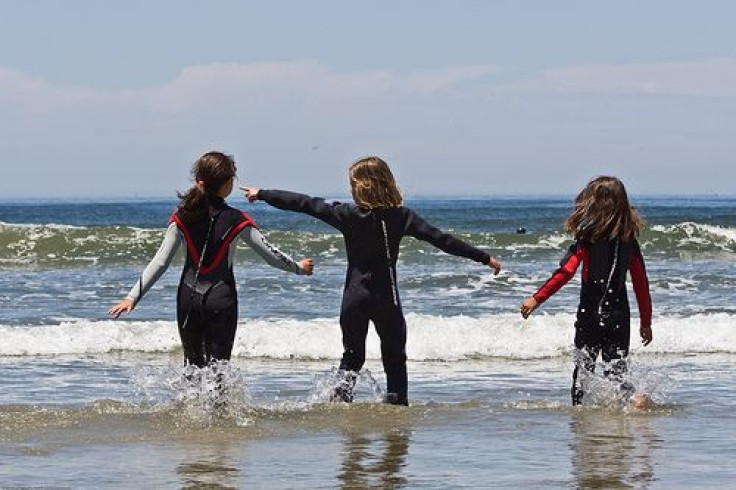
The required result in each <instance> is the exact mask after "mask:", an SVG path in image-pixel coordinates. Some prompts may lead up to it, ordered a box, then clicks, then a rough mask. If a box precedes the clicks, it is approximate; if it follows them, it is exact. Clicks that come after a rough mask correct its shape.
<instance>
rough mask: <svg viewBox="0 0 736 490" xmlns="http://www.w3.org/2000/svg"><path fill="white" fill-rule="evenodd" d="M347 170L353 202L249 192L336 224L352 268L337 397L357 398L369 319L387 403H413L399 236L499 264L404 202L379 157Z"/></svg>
mask: <svg viewBox="0 0 736 490" xmlns="http://www.w3.org/2000/svg"><path fill="white" fill-rule="evenodd" d="M348 176H349V179H350V186H351V191H352V195H353V200H354V201H355V202H354V203H341V202H328V201H325V200H324V199H322V198H318V197H310V196H307V195H304V194H297V193H294V192H288V191H279V190H264V189H255V188H245V189H244V190H245V195H246V197H247V198H248V200H249V201H251V202H253V201H257V200H262V201H265V202H266V203H268V204H270V205H271V206H275V207H277V208H279V209H285V210H287V211H297V212H301V213H306V214H309V215H310V216H313V217H315V218H317V219H320V220H322V221H324V222H325V223H327V224H329V225H331V226H333V227H334V228H336V229H337V230H339V231H340V232H341V233H342V234H343V237H344V238H345V248H346V249H347V257H348V271H347V278H346V279H345V287H344V292H343V299H342V306H341V309H340V328H341V329H342V342H343V348H344V351H343V355H342V361H341V362H340V370H341V375H343V377H344V383H343V385H342V387H340V388H338V389H337V390H336V391H335V400H337V401H339V400H342V401H345V402H350V401H352V400H353V387H354V384H355V380H356V373H357V372H358V371H360V370H361V368H362V367H363V364H364V362H365V341H366V335H367V334H368V325H369V322H371V321H372V322H373V325H374V326H375V327H376V331H377V332H378V336H379V337H380V339H381V359H382V360H383V367H384V370H385V372H386V382H387V395H386V400H385V401H386V402H388V403H391V404H395V405H408V404H409V400H408V381H407V373H406V321H405V319H404V313H403V309H402V306H401V298H400V297H399V290H398V287H397V282H396V261H397V259H398V256H399V244H400V243H401V240H402V238H403V237H404V236H407V235H408V236H412V237H414V238H417V239H419V240H424V241H426V242H428V243H431V244H432V245H434V246H435V247H437V248H439V249H440V250H442V251H444V252H447V253H450V254H453V255H457V256H459V257H465V258H467V259H470V260H473V261H475V262H478V263H480V264H483V265H484V266H487V267H490V268H491V269H492V270H493V272H494V273H495V274H498V273H499V271H500V270H501V263H500V262H499V261H498V260H496V259H494V258H493V257H491V256H490V255H489V254H488V253H487V252H485V251H483V250H479V249H477V248H475V247H473V246H471V245H469V244H467V243H465V242H463V241H462V240H460V239H459V238H456V237H454V236H452V235H450V234H447V233H444V232H442V231H440V230H438V229H437V228H435V227H434V226H432V225H430V224H429V223H427V222H426V221H425V220H424V219H423V218H422V217H421V216H419V215H418V214H417V213H416V212H414V211H413V210H411V209H410V208H408V207H405V206H403V205H402V204H403V197H402V195H401V193H400V192H399V189H398V187H397V185H396V181H395V180H394V176H393V174H392V173H391V170H390V169H389V167H388V165H387V164H386V162H384V161H383V160H382V159H380V158H378V157H367V158H363V159H361V160H358V161H357V162H355V163H354V164H353V165H352V166H351V167H350V170H349V171H348Z"/></svg>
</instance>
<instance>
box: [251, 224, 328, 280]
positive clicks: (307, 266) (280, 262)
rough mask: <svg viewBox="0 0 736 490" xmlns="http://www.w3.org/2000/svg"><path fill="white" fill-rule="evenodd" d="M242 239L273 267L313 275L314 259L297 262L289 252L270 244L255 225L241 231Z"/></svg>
mask: <svg viewBox="0 0 736 490" xmlns="http://www.w3.org/2000/svg"><path fill="white" fill-rule="evenodd" d="M240 236H241V238H242V240H243V241H244V242H245V243H247V244H248V246H249V247H250V248H252V249H253V250H254V251H255V252H256V253H257V254H258V255H259V256H260V257H261V258H262V259H263V260H265V261H266V263H267V264H268V265H270V266H271V267H275V268H277V269H281V270H282V271H286V272H293V273H294V274H302V275H306V276H311V275H312V271H313V269H314V264H313V262H312V259H304V260H302V261H300V262H296V261H295V260H294V259H292V258H291V257H290V256H289V255H288V254H286V253H284V252H282V251H281V250H279V249H278V248H276V247H275V246H274V245H272V244H270V243H269V242H268V241H267V240H266V238H265V237H264V236H263V235H262V234H261V232H260V231H258V228H256V227H254V226H248V227H246V228H245V230H243V231H242V232H241V233H240Z"/></svg>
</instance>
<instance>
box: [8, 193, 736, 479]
mask: <svg viewBox="0 0 736 490" xmlns="http://www.w3.org/2000/svg"><path fill="white" fill-rule="evenodd" d="M632 200H633V202H634V204H635V205H636V206H637V208H638V209H639V211H640V213H641V214H642V215H643V217H644V218H645V220H646V223H647V224H646V229H645V231H644V232H643V234H642V236H641V238H640V242H641V245H642V251H643V254H644V257H645V260H646V265H647V269H648V272H649V279H650V286H651V292H652V300H653V306H654V319H653V332H654V341H653V342H652V344H651V345H649V346H647V347H642V346H641V345H640V342H639V338H638V312H637V309H636V301H635V298H634V295H633V292H632V291H631V290H630V294H629V296H630V301H631V304H632V345H631V347H632V351H631V352H632V353H631V358H630V360H631V361H630V371H629V374H628V376H629V379H630V381H631V382H632V383H633V384H634V385H635V386H637V389H638V390H640V391H642V392H646V393H648V394H649V395H650V396H651V398H652V399H653V401H654V406H653V407H651V408H650V409H647V410H636V409H633V408H632V407H630V406H629V405H628V404H627V403H626V401H625V400H623V399H621V396H620V394H619V392H618V390H617V389H616V387H615V386H613V384H612V383H610V382H609V381H608V380H606V379H604V378H602V377H599V376H597V375H595V376H592V377H590V379H589V380H588V382H589V386H590V391H591V393H590V397H589V400H588V401H589V403H588V404H587V405H586V406H584V407H574V408H573V407H571V406H570V375H571V371H572V368H573V361H572V351H573V349H572V341H573V322H574V313H575V308H576V305H577V297H578V294H579V284H580V282H579V273H578V277H576V278H575V279H573V280H572V281H571V282H570V283H569V284H568V285H567V286H566V287H564V288H563V289H562V290H561V291H560V292H558V293H557V294H556V295H555V296H553V297H552V298H551V299H550V300H549V301H548V302H547V303H545V304H544V305H543V306H542V307H541V308H540V309H539V310H537V312H535V314H534V315H533V316H532V317H531V318H530V319H529V320H526V321H525V320H523V319H522V318H521V316H520V315H519V313H518V310H519V306H520V305H521V303H522V301H523V300H524V299H525V298H527V297H528V296H529V295H531V294H532V293H533V292H534V291H536V289H537V288H538V287H539V286H541V285H542V284H543V283H544V281H545V280H546V279H547V278H548V277H549V275H550V274H551V272H553V271H554V270H555V268H556V267H557V264H558V262H559V261H560V259H561V258H562V257H563V255H564V253H565V251H566V249H567V247H568V246H569V244H570V243H571V242H570V240H569V238H568V237H567V236H566V235H565V234H564V233H563V231H562V223H563V221H564V219H565V217H566V215H567V214H568V213H569V211H570V209H571V205H572V198H571V197H569V196H567V197H495V198H472V199H471V198H467V199H416V200H410V201H409V202H408V205H409V206H411V207H412V208H414V209H415V210H416V211H417V212H419V213H420V214H421V215H422V216H423V217H425V218H426V219H427V220H428V221H430V222H431V223H433V224H435V225H436V226H438V227H440V228H442V229H444V230H447V231H450V232H452V233H454V234H456V235H457V236H459V237H461V238H462V239H464V240H466V241H468V242H470V243H472V244H473V245H475V246H477V247H479V248H483V249H486V250H488V251H490V253H491V254H492V255H493V256H495V257H497V258H499V259H500V260H501V261H502V263H503V272H502V273H501V274H500V275H499V276H495V277H494V276H493V275H492V274H491V271H490V269H488V268H484V267H482V266H480V265H479V264H476V263H473V262H470V261H468V260H465V259H461V258H458V257H453V256H450V255H446V254H444V253H442V252H441V251H439V250H437V249H434V248H433V247H431V246H429V245H428V244H426V243H422V242H418V241H416V240H414V239H412V238H405V239H404V241H403V242H402V246H401V252H400V259H399V265H398V268H397V274H398V283H399V289H400V292H401V297H402V302H403V305H404V310H405V313H406V316H407V323H408V342H407V355H408V357H409V366H408V368H409V398H410V403H411V405H410V407H408V408H405V407H394V406H388V405H384V404H381V403H380V400H381V398H382V396H383V394H384V389H385V376H384V374H383V370H382V367H381V363H380V351H379V345H378V338H377V336H376V334H375V332H374V331H371V332H370V333H369V337H368V358H369V359H368V361H367V363H366V366H365V369H364V371H363V373H362V375H361V376H360V378H359V380H358V384H357V388H356V402H355V403H354V404H352V405H349V406H348V405H344V404H331V403H329V402H328V400H329V392H330V390H331V387H332V386H333V384H334V382H335V368H336V366H337V364H338V363H339V358H340V355H341V353H342V346H341V341H340V329H339V325H338V312H339V306H340V298H341V293H342V285H343V280H344V275H345V265H346V257H345V250H344V246H343V243H342V238H341V236H340V235H339V234H338V233H337V232H336V231H335V230H333V229H331V228H329V227H328V226H326V225H324V224H322V223H320V222H318V221H316V220H314V219H313V218H311V217H308V216H305V215H300V214H296V213H287V212H283V211H279V210H276V209H273V208H270V207H268V206H266V205H265V204H262V203H258V204H255V205H252V204H246V203H245V202H244V201H243V200H242V199H240V198H238V197H236V196H233V197H232V198H231V199H230V200H229V202H230V203H231V205H234V206H237V207H240V208H241V209H243V210H244V211H246V212H248V213H249V214H250V215H251V216H252V217H253V218H254V219H255V221H256V222H257V223H258V225H259V227H260V228H261V230H262V232H263V233H264V235H265V236H266V237H267V238H268V240H269V241H271V242H272V243H273V244H275V245H277V246H278V247H279V248H280V249H281V250H283V251H285V252H287V253H289V254H291V255H292V256H293V257H295V258H313V259H314V261H315V274H314V276H311V277H304V276H295V275H292V274H287V273H283V272H281V271H278V270H276V269H273V268H270V267H269V266H267V265H266V264H265V263H263V262H262V261H261V260H260V259H259V258H258V257H257V256H256V255H255V254H254V253H253V252H251V251H250V250H248V249H247V248H246V247H245V246H241V248H239V250H238V252H237V255H236V266H235V275H236V280H237V284H238V290H239V295H240V320H239V329H238V335H237V338H236V343H235V348H234V351H233V355H234V356H233V359H232V362H231V363H230V364H229V365H227V366H221V368H220V369H221V371H220V372H221V373H224V377H225V381H224V383H225V386H226V387H227V389H226V392H225V394H224V395H222V396H224V397H225V398H226V400H225V401H224V403H223V401H222V400H219V399H217V397H216V395H215V393H217V391H216V390H214V389H213V387H214V385H215V383H216V380H215V376H214V375H213V373H212V372H211V371H210V370H203V371H201V372H194V371H193V370H191V369H188V368H185V367H184V366H183V356H182V352H181V349H180V347H179V340H178V334H177V330H176V324H175V294H176V288H177V283H178V280H179V274H180V272H181V264H182V257H181V256H179V257H178V258H177V259H176V260H175V261H174V263H173V264H172V266H171V268H170V270H169V271H168V272H167V273H166V274H165V275H164V276H163V277H162V278H161V279H160V281H159V282H158V283H157V284H156V286H155V287H154V288H153V289H152V290H151V291H150V292H149V294H148V295H147V296H146V297H145V298H144V299H143V301H142V302H141V303H140V304H139V305H138V307H137V308H136V309H135V311H134V312H132V314H130V315H128V316H126V317H124V318H121V319H118V320H111V319H109V318H107V316H106V312H107V310H108V308H109V307H110V306H112V305H113V304H115V303H116V302H117V301H119V300H120V299H121V298H122V297H123V296H124V295H125V293H126V292H127V291H128V289H129V288H130V287H131V286H132V285H133V284H134V282H135V281H136V279H137V277H138V275H139V274H140V272H141V271H142V269H143V268H144V267H145V265H146V264H147V261H148V260H149V259H150V258H151V257H152V256H153V255H154V254H155V252H156V250H157V249H158V247H159V245H160V241H161V239H162V236H163V230H164V228H165V226H166V223H167V222H168V218H169V216H170V214H171V212H172V211H173V209H174V208H175V206H176V202H175V201H174V200H165V199H162V200H134V199H128V200H117V201H109V202H96V201H85V200H68V201H61V200H55V201H51V200H49V201H40V202H35V201H30V200H25V201H19V202H8V201H0V373H1V375H0V488H4V487H55V488H59V487H71V488H86V487H90V488H91V487H95V488H99V487H108V488H141V487H146V488H148V487H155V488H245V487H248V488H443V489H444V488H459V487H474V488H475V487H479V488H510V487H515V488H518V487H523V488H668V489H670V488H688V489H689V488H725V487H732V488H733V487H736V466H734V464H733V461H734V460H735V459H736V443H734V441H736V437H735V436H736V410H734V408H736V376H734V369H733V365H734V361H735V360H736V322H735V321H734V320H735V319H736V305H734V304H733V303H732V299H733V290H734V286H735V285H736V198H735V197H729V196H695V197H683V196H669V197H635V198H634V199H632ZM522 227H523V228H525V229H526V230H527V232H526V233H525V234H519V233H517V230H518V229H519V228H522ZM180 253H181V252H180Z"/></svg>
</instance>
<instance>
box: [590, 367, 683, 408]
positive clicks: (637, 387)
mask: <svg viewBox="0 0 736 490" xmlns="http://www.w3.org/2000/svg"><path fill="white" fill-rule="evenodd" d="M615 362H616V361H615V360H614V361H612V362H611V363H599V366H597V370H596V372H590V371H587V370H585V369H583V368H582V366H581V367H580V369H579V371H578V378H579V382H580V384H581V386H582V388H583V390H584V392H585V396H584V398H583V405H586V406H593V407H605V408H610V409H614V410H625V411H627V410H632V409H634V406H633V404H632V401H633V400H634V399H635V398H638V397H642V396H644V397H647V398H648V399H649V401H650V403H648V407H647V408H654V407H658V406H665V405H667V404H668V403H669V402H670V396H669V393H671V392H672V391H673V390H674V389H675V388H676V387H677V382H676V381H675V380H674V378H672V377H671V376H670V375H669V374H668V373H666V372H664V371H662V369H661V368H659V367H658V366H656V365H655V364H654V363H653V362H652V359H647V360H642V359H628V361H627V370H626V372H624V373H622V374H620V375H618V376H604V375H601V374H599V373H600V372H608V371H615V369H616V367H617V366H616V365H614V363H615Z"/></svg>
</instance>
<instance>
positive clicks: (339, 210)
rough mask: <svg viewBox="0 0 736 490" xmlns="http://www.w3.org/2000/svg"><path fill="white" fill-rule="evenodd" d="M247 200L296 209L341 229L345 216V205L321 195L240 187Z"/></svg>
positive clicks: (291, 209)
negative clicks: (329, 200) (325, 198)
mask: <svg viewBox="0 0 736 490" xmlns="http://www.w3.org/2000/svg"><path fill="white" fill-rule="evenodd" d="M241 189H242V190H243V191H245V197H246V198H247V199H248V201H249V202H255V201H258V200H261V201H264V202H266V203H268V204H270V205H271V206H273V207H276V208H279V209H283V210H285V211H296V212H298V213H305V214H308V215H310V216H313V217H315V218H317V219H319V220H322V221H324V222H325V223H327V224H328V225H330V226H333V227H335V228H337V229H338V230H340V231H342V223H343V220H344V219H345V216H346V205H345V204H342V203H339V202H327V201H325V200H324V199H322V198H321V197H311V196H307V195H306V194H299V193H297V192H289V191H279V190H266V189H256V188H253V187H241Z"/></svg>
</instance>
